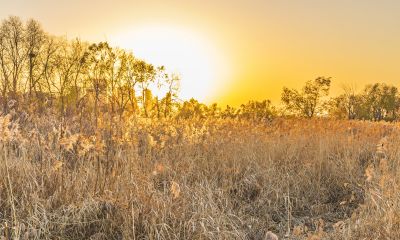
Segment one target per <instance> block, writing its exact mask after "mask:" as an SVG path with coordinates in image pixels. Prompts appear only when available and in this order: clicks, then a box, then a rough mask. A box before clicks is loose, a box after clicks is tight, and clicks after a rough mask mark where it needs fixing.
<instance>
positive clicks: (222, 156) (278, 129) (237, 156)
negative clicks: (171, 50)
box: [0, 114, 400, 239]
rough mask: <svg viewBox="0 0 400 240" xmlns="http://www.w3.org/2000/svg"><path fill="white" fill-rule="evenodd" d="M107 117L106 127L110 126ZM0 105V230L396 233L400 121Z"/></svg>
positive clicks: (87, 234) (68, 234) (11, 234)
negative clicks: (86, 116)
mask: <svg viewBox="0 0 400 240" xmlns="http://www.w3.org/2000/svg"><path fill="white" fill-rule="evenodd" d="M107 126H108V127H107ZM98 128H99V130H97V131H94V132H91V133H90V132H88V133H84V131H83V130H80V129H79V128H78V127H76V126H75V125H74V121H73V120H71V121H70V122H69V123H68V124H66V126H64V127H63V128H62V129H63V130H62V131H61V130H60V124H59V123H58V120H57V118H55V117H51V116H35V117H27V116H20V115H18V114H11V115H7V116H3V117H1V118H0V224H1V225H0V235H1V236H2V239H273V237H276V236H278V237H279V238H285V237H286V238H288V239H399V238H400V231H399V229H400V226H399V225H400V216H399V215H400V205H399V203H400V201H399V200H400V196H399V191H398V190H399V185H398V184H399V180H400V178H399V177H398V174H397V173H398V172H399V170H400V169H399V156H400V145H399V143H400V137H399V136H400V135H399V133H400V131H399V127H398V125H397V124H394V123H391V124H389V123H372V122H362V121H339V120H328V119H314V120H296V119H276V120H274V121H272V122H267V123H255V122H249V121H239V120H213V119H208V120H185V121H183V120H179V121H178V120H160V121H147V120H143V119H130V120H129V121H127V120H126V121H121V122H114V123H113V124H108V125H107V123H104V124H103V125H102V124H100V125H99V127H98Z"/></svg>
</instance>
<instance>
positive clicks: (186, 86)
mask: <svg viewBox="0 0 400 240" xmlns="http://www.w3.org/2000/svg"><path fill="white" fill-rule="evenodd" d="M111 42H112V43H114V44H115V45H117V46H120V47H122V48H125V49H130V50H132V51H133V53H134V55H135V56H137V57H139V58H142V59H144V60H146V61H148V62H149V63H152V64H154V65H156V66H162V65H163V66H165V67H166V68H167V70H168V71H169V72H174V73H177V74H179V75H180V77H181V82H180V93H179V95H180V98H181V99H183V100H187V99H190V98H192V97H193V98H195V99H198V100H200V101H202V102H210V101H212V100H213V99H215V98H216V96H217V95H218V92H219V91H220V89H221V88H223V86H224V84H225V83H226V80H227V79H228V74H229V70H228V66H229V64H228V61H227V59H226V57H225V56H224V54H223V53H222V51H221V50H220V49H219V47H218V46H216V44H213V42H212V41H210V40H209V39H208V38H207V35H206V34H202V33H200V32H196V31H194V30H191V29H187V28H184V27H179V26H173V25H163V24H145V25H142V26H138V27H133V28H131V29H130V30H128V31H126V30H125V31H122V32H120V33H118V34H116V35H115V36H114V37H113V38H112V39H111Z"/></svg>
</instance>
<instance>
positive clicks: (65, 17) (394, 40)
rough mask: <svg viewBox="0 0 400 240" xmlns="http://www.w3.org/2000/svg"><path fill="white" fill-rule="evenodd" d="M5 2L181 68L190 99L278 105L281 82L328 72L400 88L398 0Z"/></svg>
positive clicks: (68, 30) (55, 29)
mask: <svg viewBox="0 0 400 240" xmlns="http://www.w3.org/2000/svg"><path fill="white" fill-rule="evenodd" d="M0 4H1V6H2V7H1V9H0V18H1V19H5V18H7V17H8V16H9V15H15V16H20V17H21V18H23V19H28V18H34V19H37V20H38V21H39V22H41V23H42V25H43V28H44V29H45V31H47V32H49V33H50V34H55V35H67V36H68V38H75V37H80V38H81V39H83V40H87V41H92V42H99V41H109V42H110V43H111V44H112V45H113V46H115V45H117V46H120V47H122V48H124V49H130V50H132V51H133V52H134V53H136V54H137V55H138V57H140V58H144V59H145V60H147V61H149V62H150V63H153V64H155V65H165V66H166V67H167V70H169V71H177V72H179V71H181V75H182V83H181V87H182V90H181V94H182V95H183V98H185V99H188V98H190V97H191V96H193V97H195V98H197V99H199V100H201V101H204V102H206V103H212V102H218V103H220V105H225V104H231V105H238V104H240V103H243V102H246V101H248V100H250V99H254V100H261V99H271V100H273V102H275V103H279V99H280V94H281V90H282V87H283V86H287V87H294V88H299V87H301V86H302V85H303V83H304V82H305V81H307V80H310V79H314V78H316V77H318V76H326V77H332V80H333V85H332V90H331V95H335V94H338V93H340V91H341V87H342V85H343V84H351V85H355V86H356V87H357V89H358V90H361V89H362V88H363V87H364V85H365V84H370V83H374V82H386V83H389V84H394V85H397V86H398V87H400V71H398V63H399V56H400V46H399V43H400V30H399V29H400V14H398V13H399V12H400V2H398V1H394V0H383V1H371V0H363V1H361V0H356V1H351V2H349V1H344V0H338V1H321V0H299V1H296V2H293V1H290V0H268V1H261V0H250V1H229V0H220V1H210V2H205V1H197V0H188V1H179V0H171V1H168V2H167V1H156V0H149V1H138V0H135V1H128V0H116V1H112V2H110V1H106V0H100V1H84V2H83V1H78V0H71V1H50V0H39V1H24V0H15V1H9V0H0ZM162 43H165V44H162ZM152 47H154V48H152ZM174 53H177V54H174Z"/></svg>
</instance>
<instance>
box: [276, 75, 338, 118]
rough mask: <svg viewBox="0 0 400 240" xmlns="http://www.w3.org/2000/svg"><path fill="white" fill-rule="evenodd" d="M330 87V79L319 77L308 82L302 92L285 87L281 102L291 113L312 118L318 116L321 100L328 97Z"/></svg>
mask: <svg viewBox="0 0 400 240" xmlns="http://www.w3.org/2000/svg"><path fill="white" fill-rule="evenodd" d="M330 85H331V79H330V78H325V77H318V78H316V79H315V80H313V81H308V82H307V83H306V85H305V86H304V87H303V89H302V91H301V92H299V91H297V90H295V89H289V88H286V87H285V88H283V93H282V96H281V100H282V102H283V104H284V106H285V108H286V110H288V111H289V112H291V113H294V114H296V115H300V116H304V117H308V118H311V117H313V116H314V115H315V114H316V112H317V110H318V107H319V105H320V103H321V102H320V101H321V98H322V97H324V96H327V95H328V93H329V88H330Z"/></svg>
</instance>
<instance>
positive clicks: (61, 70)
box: [0, 16, 400, 126]
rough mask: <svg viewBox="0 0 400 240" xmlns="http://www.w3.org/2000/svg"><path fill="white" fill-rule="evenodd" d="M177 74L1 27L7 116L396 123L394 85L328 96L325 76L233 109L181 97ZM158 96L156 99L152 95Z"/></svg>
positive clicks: (39, 32)
mask: <svg viewBox="0 0 400 240" xmlns="http://www.w3.org/2000/svg"><path fill="white" fill-rule="evenodd" d="M179 82H180V78H179V75H177V74H174V73H170V72H168V71H167V70H166V69H165V67H163V66H154V65H152V64H150V63H147V62H145V61H144V60H141V59H139V58H137V57H135V56H134V54H133V53H132V52H130V51H126V50H123V49H119V48H115V47H111V46H110V45H109V44H108V43H107V42H100V43H94V44H92V43H87V42H84V41H81V40H79V39H75V40H72V41H71V40H68V39H67V38H66V37H57V36H52V35H50V34H48V33H46V32H45V31H44V30H43V29H42V27H41V25H40V23H38V22H37V21H36V20H33V19H31V20H28V21H26V22H23V21H22V20H21V19H20V18H19V17H15V16H11V17H8V18H7V19H5V20H3V21H2V22H1V25H0V104H1V110H2V112H3V114H7V113H8V112H10V111H27V112H34V113H39V114H40V113H44V112H46V111H54V112H55V113H56V114H58V115H59V117H60V119H61V120H65V118H68V117H78V118H79V119H81V120H82V119H83V118H85V119H90V122H91V123H92V124H93V125H94V126H97V125H98V124H99V123H98V120H99V117H100V115H104V113H107V114H108V115H109V116H111V117H119V118H121V119H122V118H123V117H125V116H132V115H134V116H141V117H145V118H185V119H187V118H208V117H213V118H241V119H253V120H270V119H272V118H274V117H277V116H296V117H306V118H312V117H315V116H330V117H336V118H346V119H364V120H374V121H380V120H389V121H393V120H397V118H398V112H399V107H400V97H399V93H398V89H397V88H396V87H395V86H392V85H387V84H384V83H376V84H373V85H368V86H366V87H365V88H364V90H363V91H361V92H358V93H357V92H356V91H355V90H354V89H353V88H350V87H347V88H344V91H343V94H341V95H339V96H337V97H332V98H329V97H328V94H329V89H330V86H331V78H326V77H318V78H316V79H314V80H311V81H308V82H306V83H305V85H304V87H303V88H302V89H300V90H297V89H289V88H286V87H285V88H283V91H282V95H281V103H282V104H281V105H280V106H273V104H272V102H271V101H270V100H263V101H249V102H248V103H246V104H242V105H240V106H239V107H237V108H235V107H232V106H229V105H228V106H226V107H225V108H221V107H219V106H218V105H217V104H211V105H206V104H203V103H200V102H199V101H197V100H195V99H190V100H188V101H182V100H180V99H179V95H178V93H179ZM155 92H157V94H154V93H155Z"/></svg>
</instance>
